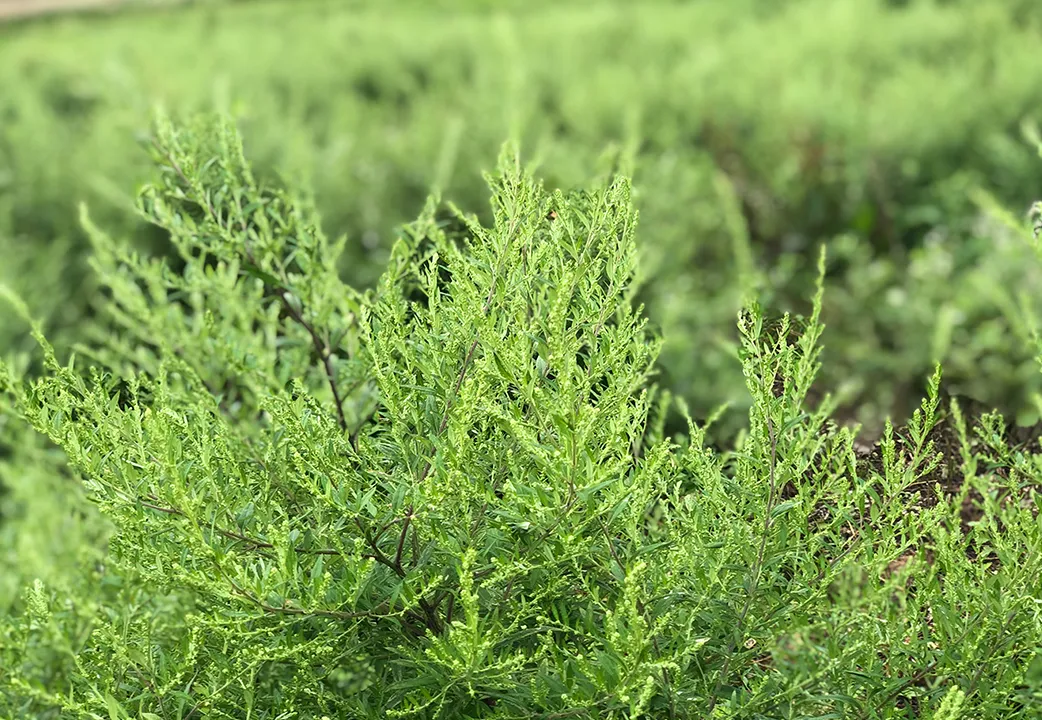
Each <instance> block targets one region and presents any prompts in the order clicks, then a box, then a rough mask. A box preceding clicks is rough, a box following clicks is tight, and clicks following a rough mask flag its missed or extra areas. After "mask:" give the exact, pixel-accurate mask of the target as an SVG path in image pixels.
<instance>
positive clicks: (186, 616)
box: [0, 120, 1042, 720]
mask: <svg viewBox="0 0 1042 720" xmlns="http://www.w3.org/2000/svg"><path fill="white" fill-rule="evenodd" d="M152 147H153V157H154V159H155V161H156V162H157V164H158V166H159V168H160V172H159V173H158V178H159V179H158V180H157V181H156V182H155V183H153V184H151V185H148V186H146V187H145V188H144V189H143V191H142V192H141V194H140V196H139V200H138V208H139V211H140V212H141V214H142V216H143V217H144V218H145V219H147V220H148V221H149V222H151V223H154V224H156V225H157V226H159V227H161V228H163V229H164V230H165V231H166V232H168V233H169V234H170V237H171V239H172V243H173V245H174V247H175V249H176V252H177V254H178V258H179V262H178V267H176V268H175V266H174V265H173V264H172V263H170V262H168V261H167V260H165V259H163V258H148V257H145V256H143V255H141V254H139V253H137V252H135V251H133V250H132V249H130V248H128V247H127V246H126V245H125V244H123V243H120V242H117V241H114V240H111V239H110V238H108V237H107V236H106V235H105V234H104V233H103V232H102V230H101V229H99V228H98V227H96V226H95V225H94V224H93V223H91V222H90V219H89V218H85V225H86V227H87V228H88V230H89V232H90V235H91V238H92V241H93V243H94V253H95V254H94V260H93V264H94V267H95V269H96V271H97V275H98V279H99V282H100V283H101V284H102V285H103V286H104V288H105V289H106V292H107V294H108V296H109V298H110V299H109V300H108V301H107V302H106V303H105V305H104V312H105V313H106V317H107V318H108V323H107V324H108V325H109V326H111V327H112V328H113V329H112V330H110V331H108V332H107V333H105V334H103V335H101V334H99V336H98V337H95V338H93V339H92V341H91V343H90V344H88V345H84V346H83V347H81V348H79V350H78V353H77V356H76V358H75V359H73V360H71V361H70V362H69V363H67V364H62V363H61V362H59V360H58V358H57V355H56V354H55V352H54V350H53V348H52V346H51V345H50V343H49V342H48V341H47V340H46V339H45V337H44V335H43V334H42V333H41V332H40V331H39V330H37V331H36V333H35V335H36V337H37V339H38V340H39V342H40V344H41V346H42V348H43V352H44V357H45V365H46V371H45V372H44V373H43V374H42V375H40V376H39V377H36V378H31V377H30V378H22V377H21V373H20V372H18V369H17V368H15V367H12V366H10V365H5V366H3V371H2V372H3V374H2V378H3V379H2V380H0V384H2V387H3V388H4V390H5V391H6V397H7V398H8V400H7V402H9V403H10V404H11V407H12V410H13V413H9V414H8V415H6V416H5V422H13V420H14V417H13V415H14V414H16V415H18V416H20V417H22V418H24V420H26V421H27V422H28V423H29V424H31V425H32V426H33V427H34V428H35V429H36V430H37V431H38V432H39V433H41V434H43V435H45V436H47V437H49V438H50V439H51V440H53V441H54V442H55V443H56V444H57V445H58V446H60V447H61V448H62V449H64V451H65V452H66V453H68V457H69V460H70V463H71V467H72V468H73V472H74V473H75V474H76V476H77V477H78V478H80V479H81V480H82V483H83V486H84V487H85V488H86V490H87V491H88V493H89V495H90V498H91V500H92V502H93V503H95V504H96V505H97V507H98V508H99V509H100V510H101V512H102V514H103V515H104V516H105V517H106V518H107V519H108V521H110V522H111V524H112V535H111V553H110V554H109V555H108V556H107V557H105V558H104V559H103V560H101V559H98V558H90V562H88V561H87V559H86V558H85V559H84V562H83V563H82V565H83V567H82V568H81V569H80V572H79V575H78V577H77V578H74V579H72V580H70V581H68V582H67V583H65V586H64V587H63V586H62V585H61V584H60V583H54V582H48V581H44V580H42V579H41V580H39V581H37V582H33V583H28V584H27V589H26V592H25V595H24V598H23V600H22V601H21V602H20V603H19V604H18V606H17V607H15V608H14V612H11V613H9V614H8V615H6V616H3V617H0V690H2V691H0V711H2V712H3V713H5V714H6V716H7V717H26V716H32V717H41V718H50V717H63V718H64V717H68V718H81V717H82V718H98V717H109V718H130V717H143V718H149V719H150V720H154V718H163V719H164V720H166V718H189V717H193V718H199V717H213V718H223V717H228V718H231V717H235V718H241V717H248V718H257V719H261V718H288V717H297V718H315V719H316V720H317V719H318V718H323V717H328V718H384V717H414V718H438V717H446V718H447V717H501V718H528V717H531V718H537V717H538V718H563V717H576V718H583V717H586V718H594V717H596V718H601V717H604V718H613V717H614V718H636V717H669V718H688V717H692V718H694V717H713V718H775V717H777V718H788V717H844V716H848V715H851V716H858V717H866V718H913V717H933V718H937V719H941V718H944V719H945V720H949V719H951V718H957V717H974V718H1008V717H1015V716H1029V715H1030V714H1032V713H1036V714H1037V712H1038V710H1039V708H1040V702H1042V697H1040V696H1039V694H1038V693H1039V688H1040V687H1042V674H1040V673H1042V656H1040V655H1039V654H1038V648H1039V647H1040V646H1042V618H1040V616H1039V613H1040V610H1039V608H1040V607H1042V602H1040V600H1042V589H1040V586H1039V584H1038V582H1037V578H1038V576H1039V573H1040V571H1042V568H1040V567H1039V565H1040V562H1042V561H1040V558H1039V554H1038V551H1037V550H1038V547H1040V543H1042V537H1040V535H1042V526H1040V524H1039V522H1038V518H1037V508H1038V501H1039V496H1040V491H1039V488H1040V482H1042V454H1040V453H1039V452H1038V448H1037V447H1035V448H1034V449H1032V448H1018V447H1014V446H1012V445H1011V444H1010V443H1009V442H1007V440H1005V439H1004V437H1005V434H1006V433H1005V430H1004V428H1003V425H1002V420H1001V418H1000V417H999V416H998V415H997V414H990V415H987V416H985V417H983V418H982V419H981V420H980V422H979V424H978V425H977V426H976V427H974V426H973V425H972V424H971V423H969V422H968V421H967V420H966V419H965V417H964V415H963V413H962V412H961V410H960V407H959V405H958V403H952V404H951V406H950V409H948V410H947V412H948V413H949V414H950V417H948V418H945V417H942V416H944V415H945V412H946V409H945V408H942V407H941V406H940V371H939V370H937V371H936V372H935V373H934V374H933V375H932V377H931V378H930V380H929V383H928V392H927V395H926V398H925V399H924V400H923V402H922V404H921V407H920V408H919V409H918V410H917V411H916V413H915V414H914V416H913V417H912V420H911V421H910V423H909V425H908V427H907V428H905V429H902V430H898V429H895V428H894V427H893V426H891V425H890V424H889V423H888V424H887V425H886V427H885V432H884V434H883V440H882V442H881V444H880V445H879V448H878V450H877V451H876V452H874V453H871V454H866V453H864V452H861V451H859V450H858V449H857V448H856V446H855V434H856V433H855V430H853V429H850V428H840V427H838V426H837V425H836V424H835V423H833V422H832V421H830V413H831V411H832V410H833V409H834V408H835V401H834V400H832V399H831V398H828V397H827V398H825V399H824V400H823V401H822V402H820V403H811V402H809V400H808V394H809V392H810V390H811V387H812V385H813V384H814V381H815V378H816V375H817V373H818V370H819V364H820V363H819V358H820V352H821V345H820V340H821V336H822V332H823V325H822V323H821V312H822V308H823V293H824V274H825V270H826V264H825V256H824V253H822V254H821V256H820V258H819V263H818V282H817V292H816V294H815V295H814V297H813V302H812V304H811V312H810V314H809V316H808V317H806V318H803V319H800V318H796V317H790V316H788V315H786V316H783V317H782V318H781V319H779V320H776V321H775V320H769V319H768V318H766V317H765V314H764V312H763V311H762V310H761V309H760V307H759V306H758V305H756V304H754V303H752V304H748V305H747V307H746V309H744V310H743V311H742V312H741V313H740V315H739V321H738V324H737V329H738V336H739V338H740V350H739V358H740V363H741V369H742V372H743V375H744V380H745V385H746V388H747V392H748V395H749V397H750V409H749V412H748V417H747V423H746V427H745V428H744V430H743V432H742V433H741V435H740V437H739V439H738V443H737V445H736V447H735V449H734V450H732V451H727V452H721V451H717V450H714V449H712V448H711V447H710V446H709V445H708V444H707V434H706V433H707V428H706V427H705V426H704V425H699V424H697V423H695V422H694V421H693V420H691V419H690V415H689V413H687V411H686V403H684V402H682V401H677V406H678V407H679V408H680V410H681V414H682V415H683V416H685V417H686V418H687V419H686V420H685V422H686V424H687V431H686V433H684V434H683V436H680V437H678V438H675V439H669V438H667V436H666V435H665V433H664V431H663V423H664V420H665V413H666V411H667V409H668V408H669V407H670V406H671V405H673V404H674V401H673V399H672V397H671V395H670V394H669V393H668V392H667V391H664V390H660V389H659V386H658V385H656V384H655V382H654V374H655V360H656V355H657V353H658V351H659V348H660V340H659V338H658V337H657V336H656V335H655V334H654V333H653V332H651V331H650V330H649V328H648V326H647V321H646V320H645V319H644V317H643V311H642V308H641V307H639V305H637V304H636V303H635V301H636V297H637V294H638V293H639V289H640V282H639V281H640V279H641V275H640V272H639V262H638V252H637V248H636V245H635V236H634V232H635V227H636V212H635V210H634V208H633V203H632V197H631V187H630V183H629V181H628V180H627V179H625V178H624V177H618V176H610V177H608V178H607V179H606V180H605V181H604V182H602V183H598V184H594V185H592V186H591V187H590V188H589V189H588V190H576V191H572V192H569V193H564V192H560V191H554V192H550V191H547V190H546V189H544V187H543V186H542V185H541V184H539V183H537V182H535V181H534V180H533V178H532V176H531V175H530V174H529V173H528V172H527V171H524V170H522V167H521V163H520V160H519V158H518V155H517V154H516V152H514V151H510V150H507V151H504V152H503V154H502V155H501V157H500V161H499V165H498V170H497V172H496V173H495V174H493V175H491V176H489V177H488V178H487V179H488V184H489V189H490V195H491V198H492V201H491V209H490V212H489V213H488V215H489V216H490V218H491V221H490V222H487V223H482V222H481V221H480V220H479V219H477V218H476V217H474V216H472V215H469V214H466V213H463V212H461V211H459V210H457V209H456V208H454V207H453V206H452V205H451V203H450V204H448V205H445V204H442V203H441V202H440V201H438V199H437V198H436V197H435V198H431V199H429V200H428V202H427V203H426V205H425V207H424V210H423V212H422V213H421V215H420V218H419V219H418V220H417V221H416V222H414V223H412V224H410V225H408V226H407V227H406V228H405V229H404V230H403V232H402V234H401V235H400V236H399V238H398V239H397V240H396V242H395V244H394V245H393V247H392V250H391V253H390V258H389V261H388V263H387V268H386V269H385V271H384V273H383V275H382V276H381V279H380V281H379V282H378V284H377V285H376V287H375V288H373V289H371V290H368V291H365V292H360V291H357V290H355V289H352V288H351V287H350V286H348V285H345V284H344V283H342V282H341V280H340V279H339V278H338V276H337V274H336V271H335V267H336V262H335V261H336V258H337V255H338V253H339V252H340V251H341V250H342V249H343V246H344V244H343V242H342V241H338V242H333V241H330V240H329V239H328V238H327V237H326V236H325V235H324V234H323V232H322V231H321V230H320V228H319V225H318V222H317V218H316V215H315V214H314V209H313V206H312V201H311V200H310V199H309V198H308V197H307V195H306V194H299V193H293V192H290V191H286V190H282V189H279V188H278V187H275V186H273V185H271V184H269V183H266V182H263V181H262V180H260V179H258V178H257V177H255V176H254V174H253V172H252V170H251V168H250V166H249V164H248V163H247V162H246V160H245V157H244V153H243V150H242V145H241V141H240V138H239V137H238V135H237V134H236V132H235V131H234V129H233V127H232V126H231V124H230V123H228V122H227V121H224V122H221V123H219V124H218V125H217V126H211V125H209V124H207V123H200V124H193V125H189V126H186V127H175V126H172V125H170V124H169V123H167V122H165V121H162V120H161V121H160V122H159V124H158V126H157V132H156V136H155V140H154V143H153V146H152ZM99 327H101V325H99ZM797 328H800V330H799V331H797ZM84 359H86V360H87V361H89V362H91V363H93V364H92V365H91V367H89V368H85V367H84V366H83V365H84ZM99 585H100V586H101V587H100V589H99V587H98V586H99Z"/></svg>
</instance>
